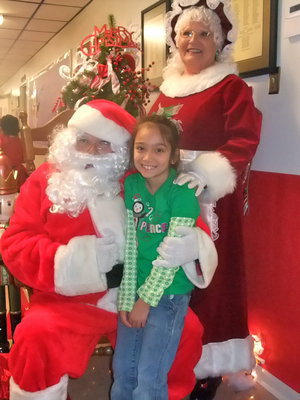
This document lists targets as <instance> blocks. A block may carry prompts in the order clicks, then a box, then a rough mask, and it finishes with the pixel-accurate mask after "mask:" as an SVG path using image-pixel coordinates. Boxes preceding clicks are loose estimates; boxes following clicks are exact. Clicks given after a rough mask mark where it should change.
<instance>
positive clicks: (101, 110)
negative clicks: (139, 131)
mask: <svg viewBox="0 0 300 400" xmlns="http://www.w3.org/2000/svg"><path fill="white" fill-rule="evenodd" d="M135 125H136V119H135V118H134V117H133V116H132V115H130V114H129V113H128V112H127V111H126V110H124V108H122V107H121V106H119V105H118V104H116V103H114V102H112V101H108V100H103V99H98V100H92V101H90V102H88V103H86V104H84V105H82V106H81V107H79V108H78V110H76V111H75V113H74V114H73V116H72V117H71V119H70V120H69V122H68V127H69V128H76V129H79V130H80V131H82V132H85V133H89V134H90V135H93V136H95V137H97V138H99V139H102V140H106V141H107V142H110V143H113V144H116V145H118V146H123V145H124V144H125V143H126V142H127V141H128V140H129V139H130V137H131V134H132V132H133V129H134V127H135Z"/></svg>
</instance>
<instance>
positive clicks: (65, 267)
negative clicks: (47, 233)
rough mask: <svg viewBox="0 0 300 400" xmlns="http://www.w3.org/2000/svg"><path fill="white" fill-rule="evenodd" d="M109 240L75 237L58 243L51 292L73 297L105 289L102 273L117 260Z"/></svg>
mask: <svg viewBox="0 0 300 400" xmlns="http://www.w3.org/2000/svg"><path fill="white" fill-rule="evenodd" d="M112 240H113V237H105V238H97V237H96V236H95V235H86V236H76V237H74V238H72V239H71V240H70V241H69V243H68V244H67V245H61V246H59V247H58V249H57V251H56V254H55V258H54V284H55V291H56V292H57V293H60V294H63V295H65V296H74V295H81V294H86V293H95V292H100V291H103V290H106V289H107V279H106V273H108V272H109V271H110V270H111V269H112V268H113V266H114V265H115V264H116V263H117V246H116V244H115V243H113V242H112Z"/></svg>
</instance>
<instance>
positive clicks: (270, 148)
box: [247, 0, 300, 175]
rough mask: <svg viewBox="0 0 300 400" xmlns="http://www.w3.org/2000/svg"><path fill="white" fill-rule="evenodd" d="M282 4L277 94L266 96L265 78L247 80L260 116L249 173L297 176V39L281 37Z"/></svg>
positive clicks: (281, 27) (299, 48) (299, 116)
mask: <svg viewBox="0 0 300 400" xmlns="http://www.w3.org/2000/svg"><path fill="white" fill-rule="evenodd" d="M285 6H286V0H282V1H281V0H279V18H278V20H279V28H278V57H277V61H278V66H279V67H280V70H281V74H280V75H281V76H280V91H279V94H272V95H269V94H268V91H269V77H268V76H267V75H264V76H260V77H254V78H251V79H247V82H248V83H249V84H250V85H251V86H253V90H254V99H255V103H256V105H257V107H258V108H259V109H260V110H261V111H262V113H263V127H262V137H261V143H260V146H259V148H258V151H257V154H256V156H255V159H254V162H253V169H255V170H258V171H270V172H278V173H285V174H295V175H300V76H299V73H300V35H298V36H294V37H293V38H285V37H284V23H285V20H284V17H285V10H284V7H285Z"/></svg>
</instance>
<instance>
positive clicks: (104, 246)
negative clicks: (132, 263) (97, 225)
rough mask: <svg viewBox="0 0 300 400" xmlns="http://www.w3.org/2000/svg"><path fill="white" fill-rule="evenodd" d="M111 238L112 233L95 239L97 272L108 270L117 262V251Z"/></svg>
mask: <svg viewBox="0 0 300 400" xmlns="http://www.w3.org/2000/svg"><path fill="white" fill-rule="evenodd" d="M113 240H114V238H113V236H112V235H111V236H105V237H103V238H97V239H96V242H95V244H96V257H97V265H98V271H99V272H102V273H106V272H109V271H110V270H111V269H112V267H113V266H114V265H115V264H117V263H118V253H119V252H118V248H117V245H116V243H114V242H113Z"/></svg>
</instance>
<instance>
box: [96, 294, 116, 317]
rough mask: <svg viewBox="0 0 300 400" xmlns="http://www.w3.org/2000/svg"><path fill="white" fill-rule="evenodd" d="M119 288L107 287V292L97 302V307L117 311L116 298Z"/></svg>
mask: <svg viewBox="0 0 300 400" xmlns="http://www.w3.org/2000/svg"><path fill="white" fill-rule="evenodd" d="M118 291H119V288H113V289H109V290H108V291H107V293H105V295H104V296H103V297H101V299H100V300H98V302H97V307H98V308H102V310H106V311H110V312H113V313H117V312H118V307H117V300H118Z"/></svg>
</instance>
